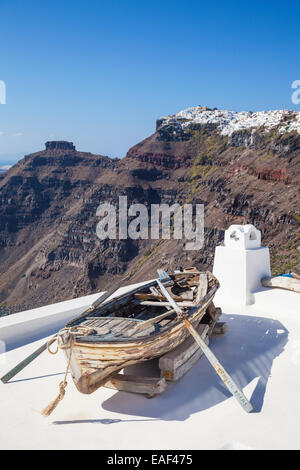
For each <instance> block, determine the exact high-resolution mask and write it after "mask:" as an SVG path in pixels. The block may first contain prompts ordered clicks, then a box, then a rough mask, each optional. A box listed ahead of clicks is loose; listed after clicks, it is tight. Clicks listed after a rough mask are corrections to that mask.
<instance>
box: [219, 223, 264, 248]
mask: <svg viewBox="0 0 300 470" xmlns="http://www.w3.org/2000/svg"><path fill="white" fill-rule="evenodd" d="M224 244H225V246H226V247H228V248H236V249H239V250H252V249H255V248H260V246H261V231H260V230H258V229H257V228H255V227H254V225H252V224H247V225H230V227H229V228H228V229H227V230H225V239H224Z"/></svg>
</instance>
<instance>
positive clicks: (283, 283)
mask: <svg viewBox="0 0 300 470" xmlns="http://www.w3.org/2000/svg"><path fill="white" fill-rule="evenodd" d="M261 283H262V285H263V286H265V287H279V288H281V289H286V290H291V291H293V292H299V293H300V280H298V279H294V278H292V277H285V276H275V277H266V278H265V279H263V280H262V281H261Z"/></svg>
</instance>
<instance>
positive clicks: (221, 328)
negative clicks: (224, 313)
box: [212, 321, 227, 335]
mask: <svg viewBox="0 0 300 470" xmlns="http://www.w3.org/2000/svg"><path fill="white" fill-rule="evenodd" d="M226 331H227V323H226V322H223V321H220V322H217V323H216V324H215V326H214V328H213V330H212V334H213V335H224V334H225V333H226Z"/></svg>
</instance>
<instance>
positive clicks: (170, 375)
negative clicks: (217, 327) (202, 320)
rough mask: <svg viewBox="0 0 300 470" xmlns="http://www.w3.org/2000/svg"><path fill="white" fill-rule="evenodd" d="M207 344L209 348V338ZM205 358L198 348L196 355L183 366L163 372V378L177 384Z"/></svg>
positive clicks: (206, 339) (206, 340)
mask: <svg viewBox="0 0 300 470" xmlns="http://www.w3.org/2000/svg"><path fill="white" fill-rule="evenodd" d="M204 342H205V344H206V345H207V346H208V344H209V338H208V336H207V337H206V338H205V340H204ZM202 356H203V351H202V349H200V348H199V347H198V349H197V350H196V351H195V352H194V354H193V355H192V356H191V357H190V358H189V359H188V360H187V361H186V362H184V363H183V364H181V366H179V367H177V368H176V369H171V370H162V377H164V378H165V379H166V380H168V381H169V382H175V381H177V380H179V379H181V378H182V377H183V376H184V375H185V374H186V373H187V372H188V371H189V370H191V368H192V367H194V365H195V364H196V363H197V362H198V361H199V359H200V358H201V357H202Z"/></svg>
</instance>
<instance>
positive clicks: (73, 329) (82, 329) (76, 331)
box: [41, 326, 94, 417]
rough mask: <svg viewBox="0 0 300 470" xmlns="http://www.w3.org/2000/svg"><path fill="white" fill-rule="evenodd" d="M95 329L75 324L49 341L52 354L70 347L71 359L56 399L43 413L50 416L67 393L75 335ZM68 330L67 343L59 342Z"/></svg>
mask: <svg viewBox="0 0 300 470" xmlns="http://www.w3.org/2000/svg"><path fill="white" fill-rule="evenodd" d="M92 331H94V330H93V329H92V328H88V327H86V326H73V327H71V328H63V329H62V330H61V331H60V332H59V333H58V334H57V335H56V336H55V337H54V338H51V339H50V340H49V341H48V343H47V350H48V352H49V353H50V354H53V355H55V354H57V353H58V350H59V349H70V354H69V359H68V364H67V368H66V372H65V375H64V379H63V380H62V381H61V382H60V383H59V393H58V395H57V397H56V398H55V400H53V401H51V402H50V403H49V405H47V406H46V407H45V408H44V409H43V410H42V411H41V414H42V415H43V416H45V417H47V416H50V415H51V413H52V412H53V411H54V410H55V408H56V407H57V405H58V404H59V403H60V402H61V400H62V399H63V398H64V396H65V394H66V387H67V385H68V382H67V375H68V372H69V369H70V364H71V358H72V352H73V345H74V342H75V335H78V334H80V335H83V336H86V335H89V334H91V332H92ZM63 332H66V333H68V334H69V336H68V341H67V343H65V344H62V343H60V342H59V336H60V335H61V334H62V333H63ZM55 341H56V344H57V347H56V349H55V350H54V351H52V350H51V349H50V346H51V344H52V343H54V342H55Z"/></svg>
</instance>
